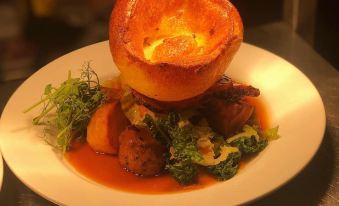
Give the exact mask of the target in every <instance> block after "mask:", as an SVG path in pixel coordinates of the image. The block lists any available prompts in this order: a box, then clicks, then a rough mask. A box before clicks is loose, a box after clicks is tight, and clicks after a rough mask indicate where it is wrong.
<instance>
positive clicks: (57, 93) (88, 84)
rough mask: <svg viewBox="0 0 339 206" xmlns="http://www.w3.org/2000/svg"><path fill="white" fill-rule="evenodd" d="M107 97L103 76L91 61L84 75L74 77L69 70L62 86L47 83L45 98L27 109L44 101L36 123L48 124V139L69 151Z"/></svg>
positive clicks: (46, 126) (84, 67)
mask: <svg viewBox="0 0 339 206" xmlns="http://www.w3.org/2000/svg"><path fill="white" fill-rule="evenodd" d="M103 101H104V94H103V92H102V91H101V90H100V84H99V78H98V76H97V74H96V73H95V72H94V71H93V70H92V68H91V67H90V63H89V62H88V63H85V64H84V65H83V67H82V71H81V75H80V78H73V77H72V76H71V72H70V71H69V73H68V79H67V80H66V81H64V82H63V83H62V84H61V85H60V86H59V87H53V86H52V85H51V84H49V85H47V86H46V88H45V92H44V94H43V96H42V99H41V101H39V102H37V103H36V104H34V105H33V106H31V107H30V108H28V109H27V110H25V111H24V112H25V113H27V112H29V111H31V110H33V109H34V108H36V107H38V106H41V105H42V106H43V108H42V111H41V113H40V114H39V115H38V116H36V117H35V118H34V119H33V124H36V125H37V124H44V125H45V129H44V131H45V134H44V136H45V137H46V140H47V142H48V143H50V144H52V145H53V146H55V147H57V148H58V149H61V150H62V151H63V152H65V151H67V150H68V149H69V147H70V143H71V140H72V139H73V138H74V137H80V136H84V134H85V132H86V128H87V125H88V122H89V119H90V117H91V115H92V113H93V112H94V111H95V110H96V108H98V107H99V106H100V105H101V104H102V103H103ZM55 130H56V138H55V139H52V140H51V139H49V138H47V137H48V136H49V137H53V136H54V135H49V133H51V132H52V131H55Z"/></svg>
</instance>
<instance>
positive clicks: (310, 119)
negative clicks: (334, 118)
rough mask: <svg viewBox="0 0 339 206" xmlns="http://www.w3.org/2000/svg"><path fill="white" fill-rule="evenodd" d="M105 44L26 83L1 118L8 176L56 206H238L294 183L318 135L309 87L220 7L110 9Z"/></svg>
mask: <svg viewBox="0 0 339 206" xmlns="http://www.w3.org/2000/svg"><path fill="white" fill-rule="evenodd" d="M109 32H110V33H109V41H105V42H101V43H97V44H93V45H90V46H87V47H84V48H81V49H79V50H76V51H73V52H71V53H69V54H67V55H65V56H62V57H60V58H58V59H56V60H55V61H53V62H51V63H49V64H48V65H46V66H45V67H43V68H41V69H40V70H39V71H37V72H36V73H35V74H33V75H32V76H31V77H30V78H28V79H27V80H26V81H25V82H24V83H23V84H22V85H21V86H20V87H19V88H18V89H17V91H16V92H15V93H14V94H13V96H12V97H11V98H10V100H9V101H8V103H7V105H6V107H5V109H4V111H3V114H2V117H1V120H0V140H1V150H2V152H3V156H4V159H5V161H6V162H7V164H8V166H9V167H10V169H11V170H12V171H13V173H14V174H15V175H16V176H17V177H18V178H19V179H20V180H21V181H22V182H23V183H24V184H26V185H27V186H28V187H30V188H31V189H32V190H33V191H35V192H36V193H38V194H40V195H41V196H43V197H45V198H46V199H48V200H50V201H52V202H55V203H57V204H62V205H112V204H115V205H197V206H198V205H206V203H209V204H213V205H235V204H242V203H246V202H249V201H252V200H254V199H256V198H258V197H261V196H263V195H265V194H268V193H269V192H271V191H273V190H275V189H277V188H279V187H280V186H281V185H283V184H284V183H286V182H287V181H288V180H290V179H291V178H293V177H294V176H295V175H296V174H297V173H298V172H299V171H300V170H302V169H303V168H304V167H305V165H306V164H307V163H308V162H309V161H310V160H311V158H312V157H313V156H314V154H315V153H316V151H317V149H318V147H319V145H320V143H321V141H322V137H323V133H324V128H325V112H324V107H323V103H322V100H321V98H320V96H319V93H318V91H317V90H316V88H315V87H314V86H313V84H312V83H311V82H310V81H309V80H308V79H307V77H306V76H305V75H303V74H302V73H301V72H300V71H299V70H298V69H297V68H295V67H294V66H293V65H291V64H290V63H288V62H287V61H285V60H284V59H282V58H280V57H278V56H276V55H274V54H272V53H270V52H268V51H265V50H263V49H260V48H258V47H255V46H252V45H249V44H246V43H242V40H243V26H242V22H241V18H240V15H239V13H238V11H237V10H236V8H235V7H234V6H233V5H232V4H231V3H230V2H228V1H226V0H220V1H219V0H218V1H216V0H186V1H181V0H180V1H179V0H173V1H165V0H163V1H143V0H138V1H129V0H118V1H117V2H116V5H115V7H114V9H113V11H112V15H111V19H110V24H109Z"/></svg>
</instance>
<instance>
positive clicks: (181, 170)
mask: <svg viewBox="0 0 339 206" xmlns="http://www.w3.org/2000/svg"><path fill="white" fill-rule="evenodd" d="M192 116H197V115H196V114H195V113H194V112H189V113H187V112H186V113H179V114H177V113H170V114H168V115H167V116H161V117H159V118H157V119H153V118H152V117H151V116H150V115H146V116H145V118H144V120H143V122H144V123H145V125H146V126H147V127H148V128H149V129H150V131H151V133H152V134H153V136H154V137H155V138H157V139H158V140H159V141H160V142H161V143H162V144H163V145H165V146H166V147H167V151H168V153H167V154H166V155H165V156H166V157H167V164H166V167H165V169H166V170H167V171H168V172H169V173H170V175H172V177H173V178H174V179H175V180H176V181H177V182H179V183H180V184H183V185H187V184H192V183H193V182H194V181H195V179H196V177H197V174H198V168H199V167H206V169H207V171H208V172H209V173H210V174H212V175H213V176H214V177H215V178H217V179H218V180H221V181H223V180H227V179H229V178H231V177H233V176H234V175H235V174H236V173H237V171H238V168H239V163H240V159H241V157H242V155H243V154H244V155H246V154H253V153H257V152H260V151H261V150H263V149H264V148H265V147H266V146H267V144H268V141H269V140H271V139H276V138H278V133H277V132H278V130H277V128H273V129H269V130H266V131H264V132H261V131H260V130H259V129H258V127H257V126H255V125H254V126H249V125H244V127H243V129H242V130H243V131H242V132H240V133H238V134H236V135H234V136H232V137H229V138H228V139H225V137H222V136H221V135H219V134H217V133H215V132H214V131H213V130H212V129H211V128H210V127H209V125H208V123H207V122H206V120H205V119H203V118H202V119H201V118H200V120H199V121H195V123H194V124H193V123H192V122H191V121H190V119H191V117H192Z"/></svg>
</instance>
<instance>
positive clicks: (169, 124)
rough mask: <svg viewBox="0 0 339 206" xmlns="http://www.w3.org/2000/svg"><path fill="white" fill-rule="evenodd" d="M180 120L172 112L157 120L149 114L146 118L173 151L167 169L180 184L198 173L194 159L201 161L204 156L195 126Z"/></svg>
mask: <svg viewBox="0 0 339 206" xmlns="http://www.w3.org/2000/svg"><path fill="white" fill-rule="evenodd" d="M180 121H181V120H180V117H179V115H178V114H176V113H170V114H169V115H167V116H165V117H162V118H159V119H157V120H156V121H154V120H153V119H152V117H151V116H149V115H146V117H145V119H144V123H145V124H146V125H147V126H148V128H149V129H150V130H151V132H152V134H153V135H154V136H155V137H156V138H157V139H158V140H160V141H161V142H162V143H164V144H165V145H166V146H167V147H168V150H170V151H171V154H169V155H168V157H169V159H168V161H167V165H166V169H167V170H168V171H169V173H170V174H171V175H172V176H173V177H174V178H175V179H176V180H177V181H178V182H179V183H180V184H189V183H192V182H193V181H194V178H195V176H196V175H197V166H196V165H195V164H194V161H201V160H202V159H203V158H202V155H201V154H200V153H199V151H198V148H197V146H196V141H197V137H196V136H195V133H194V132H193V131H192V129H193V127H192V126H191V125H188V124H187V125H186V124H185V125H183V124H181V123H180ZM179 125H183V126H182V127H180V126H179Z"/></svg>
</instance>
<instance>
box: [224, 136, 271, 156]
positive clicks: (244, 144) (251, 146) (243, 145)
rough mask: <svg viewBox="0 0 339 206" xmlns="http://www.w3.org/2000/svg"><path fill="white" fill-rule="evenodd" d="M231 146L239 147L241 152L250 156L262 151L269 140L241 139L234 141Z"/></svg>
mask: <svg viewBox="0 0 339 206" xmlns="http://www.w3.org/2000/svg"><path fill="white" fill-rule="evenodd" d="M230 145H231V146H233V147H238V148H239V150H240V151H241V152H243V153H245V154H250V153H257V152H260V151H262V150H263V149H264V148H265V147H266V146H267V145H268V140H267V139H266V138H264V139H260V140H259V141H257V139H256V138H255V137H254V136H251V137H241V138H239V139H236V140H234V141H232V142H231V143H230Z"/></svg>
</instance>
